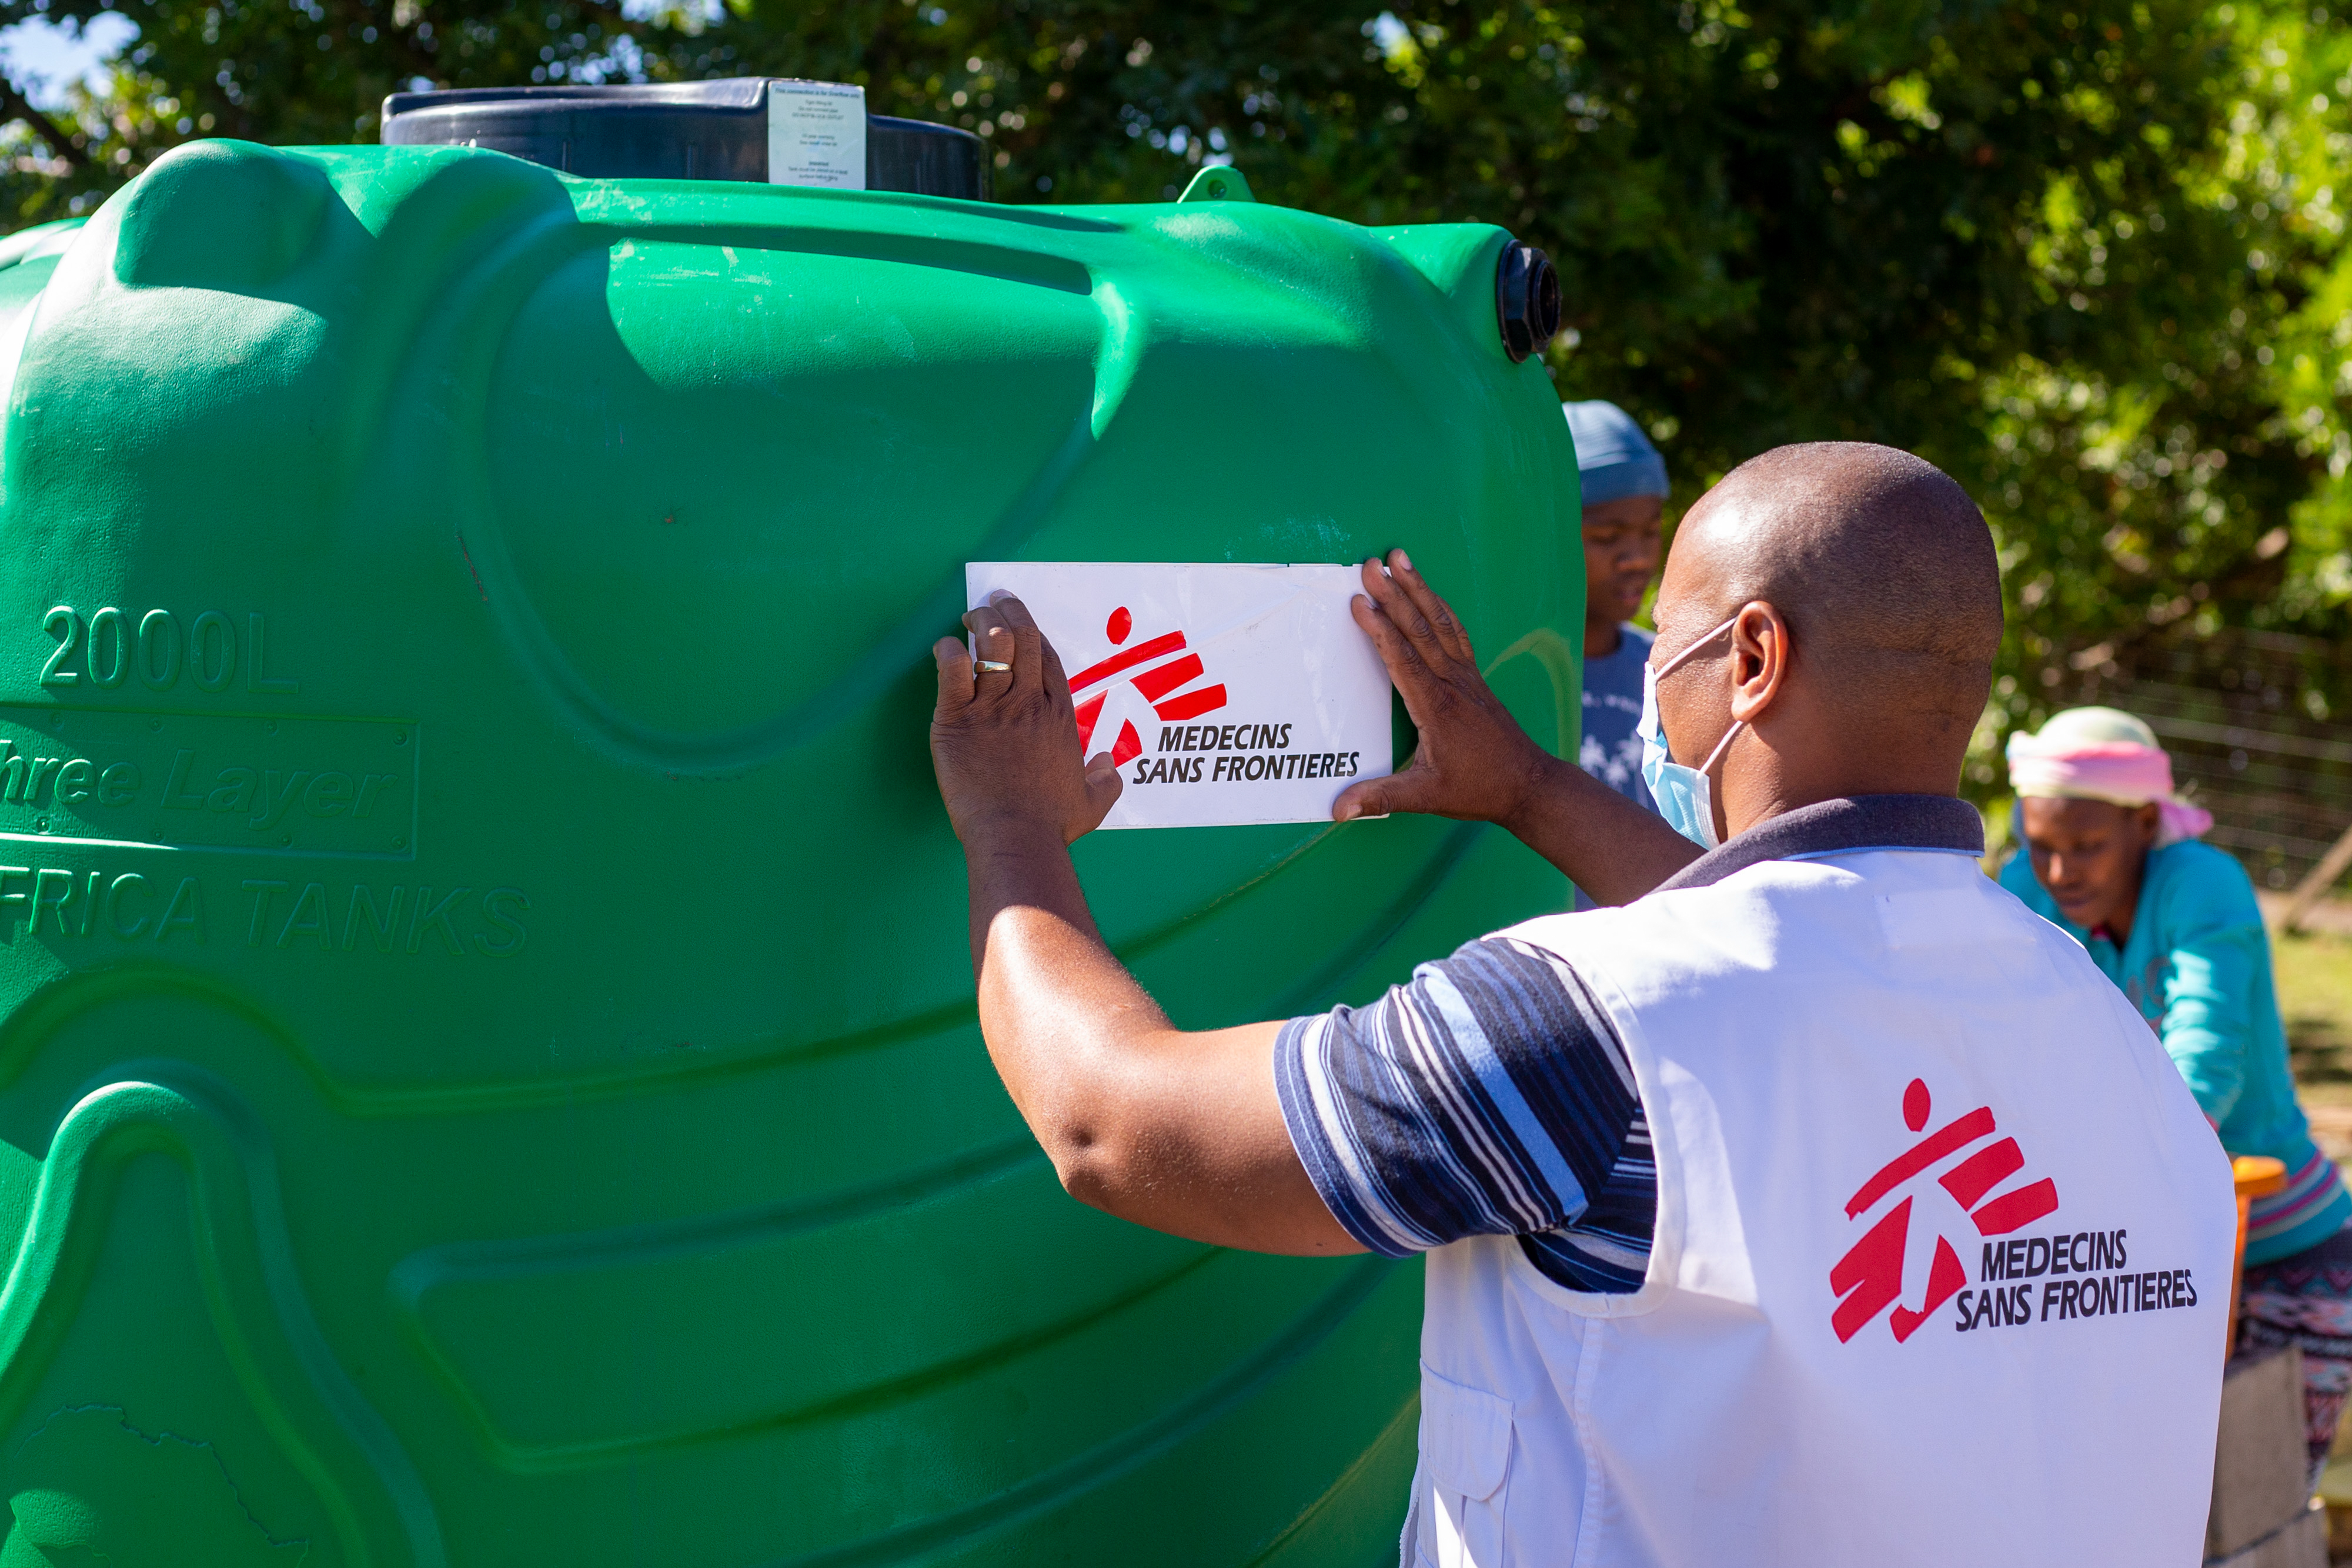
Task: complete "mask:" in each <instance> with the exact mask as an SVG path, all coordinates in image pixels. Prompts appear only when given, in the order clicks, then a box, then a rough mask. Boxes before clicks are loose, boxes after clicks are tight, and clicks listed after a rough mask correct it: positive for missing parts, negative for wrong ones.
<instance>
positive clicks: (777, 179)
mask: <svg viewBox="0 0 2352 1568" xmlns="http://www.w3.org/2000/svg"><path fill="white" fill-rule="evenodd" d="M768 183H770V184H771V185H820V186H824V187H825V188H826V189H829V190H835V191H862V190H864V189H866V89H864V88H862V87H851V86H848V85H846V84H845V83H842V82H835V81H782V80H778V81H771V82H770V83H769V84H768Z"/></svg>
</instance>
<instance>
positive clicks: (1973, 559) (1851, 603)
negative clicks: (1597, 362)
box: [1659, 441, 2001, 731]
mask: <svg viewBox="0 0 2352 1568" xmlns="http://www.w3.org/2000/svg"><path fill="white" fill-rule="evenodd" d="M1757 600H1762V601H1766V602H1768V603H1769V604H1771V605H1772V606H1773V607H1774V608H1775V609H1776V610H1778V611H1779V612H1780V615H1781V618H1782V619H1783V620H1784V621H1786V622H1787V623H1788V627H1789V638H1790V645H1791V648H1792V650H1793V655H1794V662H1793V664H1792V667H1791V673H1792V674H1798V673H1800V672H1801V675H1802V678H1803V679H1805V681H1806V682H1807V684H1809V685H1815V686H1816V689H1817V691H1818V693H1819V695H1820V696H1821V698H1822V700H1824V701H1825V702H1827V703H1829V704H1831V705H1832V706H1835V707H1837V708H1839V709H1841V710H1843V711H1844V712H1846V713H1848V714H1849V715H1851V716H1853V718H1854V719H1855V720H1857V721H1860V722H1865V723H1873V724H1875V725H1880V726H1891V727H1910V726H1912V725H1916V724H1917V723H1919V722H1920V721H1923V720H1924V721H1927V724H1928V725H1929V727H1931V728H1934V729H1936V730H1939V731H1946V730H1948V729H1949V728H1950V727H1952V726H1954V725H1956V724H1957V725H1960V726H1963V727H1966V728H1969V729H1972V728H1973V727H1975V724H1976V721H1977V718H1978V716H1979V715H1980V714H1981V713H1982V712H1983V710H1984V704H1985V699H1986V697H1987V695H1989V694H1990V689H1991V685H1992V660H1993V654H1994V653H1995V651H1996V650H1997V649H1998V648H1999V647H2000V631H2001V609H2000V561H1999V559H1998V558H1997V557H1996V556H1995V554H1994V551H1993V543H1992V533H1991V530H1990V528H1987V527H1986V526H1985V520H1984V515H1983V514H1982V513H1981V512H1979V511H1978V510H1977V507H1976V503H1975V502H1973V501H1971V500H1969V497H1968V493H1967V492H1966V491H1964V490H1962V489H1961V488H1960V487H1959V486H1958V485H1957V484H1955V483H1954V482H1953V480H1952V479H1951V477H1950V476H1948V475H1947V474H1945V473H1944V472H1943V471H1942V470H1941V469H1939V468H1937V466H1936V465H1934V464H1932V463H1928V462H1926V461H1924V460H1922V459H1920V458H1917V457H1914V456H1912V455H1910V454H1909V453H1907V452H1898V451H1896V450H1895V448H1893V447H1891V446H1874V445H1872V444H1869V443H1867V442H1860V441H1821V442H1811V443H1807V444H1802V445H1797V446H1782V447H1777V448H1775V449H1774V450H1772V451H1770V452H1767V453H1765V454H1764V455H1761V456H1759V457H1754V458H1751V459H1749V460H1748V462H1746V463H1743V464H1741V465H1739V466H1738V468H1736V469H1734V470H1732V472H1731V473H1730V474H1729V475H1728V476H1726V477H1725V478H1724V480H1723V482H1722V483H1721V484H1719V485H1717V486H1715V488H1714V489H1712V490H1710V491H1708V492H1707V493H1706V496H1705V497H1703V498H1702V499H1701V500H1700V501H1699V503H1698V504H1697V505H1696V506H1695V507H1692V508H1691V510H1690V513H1689V515H1688V516H1687V517H1685V518H1684V519H1683V524H1682V527H1681V528H1680V529H1679V530H1677V532H1676V536H1675V548H1674V555H1673V558H1672V559H1670V560H1669V561H1668V562H1667V566H1666V581H1665V583H1664V584H1662V585H1661V591H1660V594H1659V610H1660V616H1661V624H1660V626H1659V631H1660V632H1661V633H1662V634H1663V635H1662V640H1663V641H1664V643H1665V644H1666V648H1667V651H1668V652H1669V653H1673V652H1675V651H1677V650H1679V649H1680V648H1681V647H1683V646H1685V645H1686V644H1688V643H1691V642H1693V641H1695V640H1696V639H1697V638H1698V637H1701V636H1704V635H1705V634H1706V632H1707V630H1708V629H1709V628H1710V627H1712V626H1714V625H1716V624H1717V623H1718V622H1721V621H1722V620H1723V619H1724V618H1725V617H1726V616H1727V615H1729V614H1731V613H1732V612H1734V611H1736V610H1738V607H1739V606H1741V605H1742V604H1746V603H1749V602H1751V601H1757ZM1685 622H1688V624H1685Z"/></svg>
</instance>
